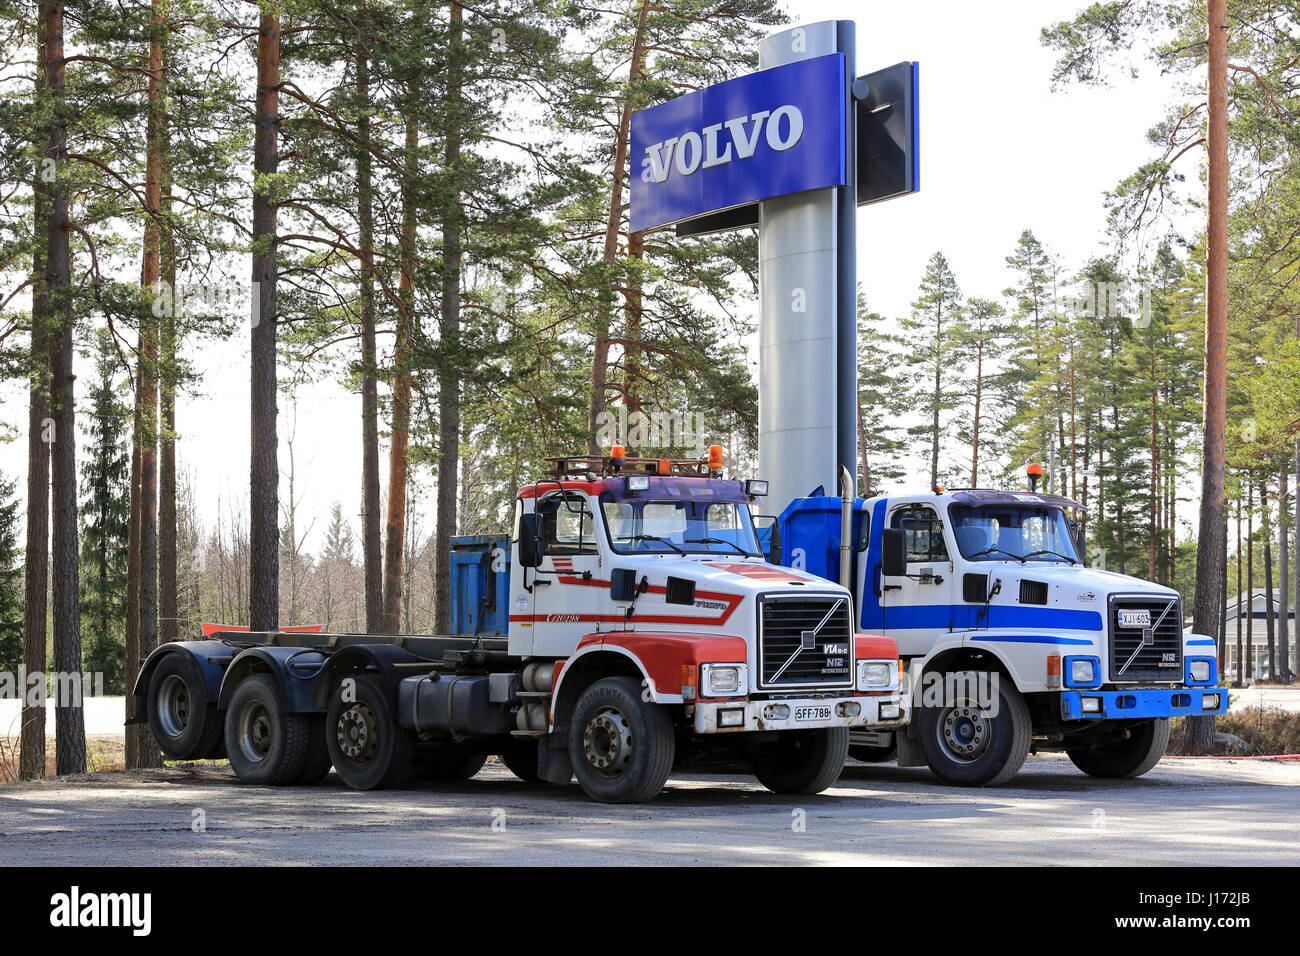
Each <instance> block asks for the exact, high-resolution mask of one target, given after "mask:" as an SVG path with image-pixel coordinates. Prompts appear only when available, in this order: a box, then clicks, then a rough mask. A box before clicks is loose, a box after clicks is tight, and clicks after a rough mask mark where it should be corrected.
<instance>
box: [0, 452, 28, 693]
mask: <svg viewBox="0 0 1300 956" xmlns="http://www.w3.org/2000/svg"><path fill="white" fill-rule="evenodd" d="M17 491H18V483H17V482H15V481H11V480H10V479H8V478H6V477H5V476H4V475H3V474H0V671H7V672H9V673H11V674H16V673H17V672H18V670H19V667H20V665H21V664H22V662H23V561H22V549H21V548H19V546H18V515H19V501H18V497H17Z"/></svg>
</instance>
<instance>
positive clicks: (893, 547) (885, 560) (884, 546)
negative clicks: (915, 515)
mask: <svg viewBox="0 0 1300 956" xmlns="http://www.w3.org/2000/svg"><path fill="white" fill-rule="evenodd" d="M880 548H881V556H880V570H881V572H882V573H884V574H888V575H890V576H898V575H903V574H906V573H907V536H906V534H905V533H904V532H903V529H902V528H885V529H884V530H883V531H881V532H880Z"/></svg>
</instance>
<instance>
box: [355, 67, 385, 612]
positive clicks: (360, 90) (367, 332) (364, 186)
mask: <svg viewBox="0 0 1300 956" xmlns="http://www.w3.org/2000/svg"><path fill="white" fill-rule="evenodd" d="M357 99H358V100H359V103H358V110H359V111H360V116H359V118H358V123H357V139H358V142H359V149H358V153H357V221H358V223H359V232H360V236H359V238H360V243H361V302H360V312H361V499H362V500H361V555H362V557H361V562H362V566H363V574H364V577H365V592H366V633H367V634H379V633H381V632H382V631H383V629H384V566H383V556H382V552H381V547H382V542H381V530H380V528H381V524H380V513H379V511H380V506H379V371H378V360H377V354H376V351H377V350H376V345H375V225H374V206H373V204H374V186H373V184H372V181H371V156H370V59H369V56H368V55H367V53H366V50H365V46H364V43H358V44H357Z"/></svg>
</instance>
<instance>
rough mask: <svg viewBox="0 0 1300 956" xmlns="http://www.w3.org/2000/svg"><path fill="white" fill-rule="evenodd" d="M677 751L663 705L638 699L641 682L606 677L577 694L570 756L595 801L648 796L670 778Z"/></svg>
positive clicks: (639, 800)
mask: <svg viewBox="0 0 1300 956" xmlns="http://www.w3.org/2000/svg"><path fill="white" fill-rule="evenodd" d="M675 749H676V739H675V737H674V735H673V722H672V719H671V718H670V717H669V716H668V711H667V709H665V708H664V707H661V706H660V705H658V704H656V703H654V702H652V701H647V700H643V699H642V697H641V682H640V681H638V680H635V679H633V678H631V677H606V678H604V679H602V680H598V681H596V682H595V683H594V684H592V685H591V686H589V687H587V688H586V689H585V690H583V691H582V693H581V694H579V695H578V702H577V705H576V706H575V707H574V710H573V720H572V722H571V723H570V725H569V754H570V756H571V757H572V759H573V772H574V774H575V775H576V776H577V778H578V783H579V785H580V786H581V787H582V789H583V790H584V791H586V793H587V796H589V797H591V798H592V799H593V800H599V801H601V802H602V803H644V802H645V801H647V800H650V799H651V798H653V797H654V796H655V795H656V794H657V793H658V792H659V791H660V790H662V789H663V786H664V783H665V781H667V779H668V774H669V772H670V771H671V770H672V768H673V755H674V751H675Z"/></svg>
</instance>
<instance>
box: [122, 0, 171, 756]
mask: <svg viewBox="0 0 1300 956" xmlns="http://www.w3.org/2000/svg"><path fill="white" fill-rule="evenodd" d="M154 10H155V15H154V19H153V23H152V28H153V34H152V36H151V37H150V40H149V82H148V103H149V118H148V128H147V132H146V142H145V184H144V214H145V224H144V250H143V255H142V261H141V266H140V288H141V289H142V290H144V291H145V293H146V295H147V296H148V297H149V298H150V299H152V300H154V301H156V299H157V296H158V294H159V288H158V280H159V278H160V277H161V274H162V248H161V242H162V239H161V237H162V232H161V219H162V153H163V144H162V135H163V123H162V110H163V89H162V73H163V45H162V32H161V31H162V29H163V17H162V14H161V12H159V11H160V7H159V3H158V0H154ZM158 311H161V310H158V309H147V310H145V311H144V312H143V313H142V314H141V317H140V345H139V350H138V353H137V363H136V381H137V383H138V386H139V387H138V390H137V392H136V398H137V403H138V407H139V410H140V436H139V439H138V444H139V447H140V535H139V548H140V557H139V563H140V580H139V588H140V597H139V603H138V607H139V614H140V624H139V631H138V633H137V636H136V640H137V643H138V647H137V649H136V653H135V664H136V667H135V668H133V669H128V670H127V673H126V682H127V685H128V686H132V685H134V683H135V679H136V676H137V674H138V673H139V666H140V665H141V664H143V663H144V661H145V660H146V659H147V658H148V656H149V653H150V652H151V651H152V650H153V649H154V648H155V647H157V646H158V322H157V318H158V316H157V315H156V313H157V312H158ZM132 703H134V701H132ZM126 732H127V735H128V736H130V735H132V734H134V735H135V736H136V738H137V742H136V746H135V747H134V748H132V749H133V751H134V756H135V761H134V762H127V764H126V767H127V769H128V770H131V769H135V768H137V767H161V766H162V753H161V751H159V749H158V746H157V744H156V743H155V742H154V740H153V735H152V733H151V732H150V730H149V725H148V724H147V723H143V722H141V723H134V724H130V725H128V727H127V731H126Z"/></svg>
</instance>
